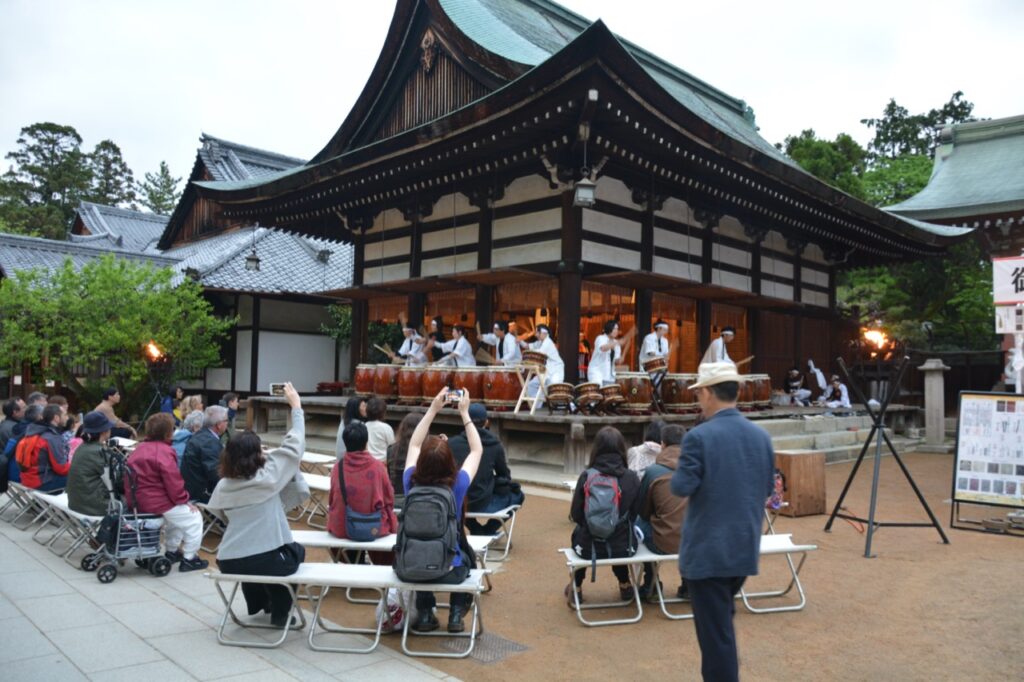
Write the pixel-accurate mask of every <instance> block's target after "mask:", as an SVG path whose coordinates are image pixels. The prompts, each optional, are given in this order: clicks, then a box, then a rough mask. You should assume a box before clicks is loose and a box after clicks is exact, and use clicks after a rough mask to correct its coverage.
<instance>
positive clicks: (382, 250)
mask: <svg viewBox="0 0 1024 682" xmlns="http://www.w3.org/2000/svg"><path fill="white" fill-rule="evenodd" d="M411 247H412V237H399V238H398V239H385V240H384V241H369V240H368V241H367V242H366V244H365V246H364V247H363V254H364V258H365V259H366V260H368V261H370V260H378V259H380V258H390V257H392V256H407V255H409V250H410V249H411Z"/></svg>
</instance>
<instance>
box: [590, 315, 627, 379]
mask: <svg viewBox="0 0 1024 682" xmlns="http://www.w3.org/2000/svg"><path fill="white" fill-rule="evenodd" d="M603 331H604V333H603V334H601V335H600V336H598V337H597V338H596V339H594V352H593V353H592V354H591V355H590V364H589V365H587V381H589V382H591V383H594V384H597V385H598V386H607V385H609V384H614V383H615V365H616V364H617V363H618V361H619V359H620V358H621V357H622V346H621V342H620V341H619V339H618V336H619V323H618V322H616V321H615V320H608V321H607V322H605V323H604V330H603Z"/></svg>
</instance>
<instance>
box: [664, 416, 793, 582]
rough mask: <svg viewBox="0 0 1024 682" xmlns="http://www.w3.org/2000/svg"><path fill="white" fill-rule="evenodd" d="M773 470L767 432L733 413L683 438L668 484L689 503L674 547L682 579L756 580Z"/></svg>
mask: <svg viewBox="0 0 1024 682" xmlns="http://www.w3.org/2000/svg"><path fill="white" fill-rule="evenodd" d="M774 470H775V452H774V450H773V449H772V440H771V437H770V436H769V435H768V432H767V431H765V430H764V429H762V428H761V427H760V426H757V425H755V424H754V423H753V422H751V421H750V420H748V419H747V418H746V417H744V416H743V415H742V414H740V412H739V410H737V409H735V408H731V409H726V410H722V411H720V412H718V413H717V414H715V415H714V416H713V417H711V419H709V420H708V421H706V422H704V423H703V424H701V425H700V426H697V427H696V428H694V429H693V430H691V431H690V432H689V433H687V434H686V436H685V437H684V438H683V447H682V452H681V453H680V455H679V465H678V466H677V467H676V471H675V474H673V475H672V484H671V487H672V492H673V493H674V494H676V495H679V496H680V497H689V498H690V501H689V504H688V506H687V508H686V518H685V520H684V522H683V536H682V542H681V544H680V546H679V572H680V573H681V574H682V575H683V577H684V578H687V579H689V580H701V579H705V578H733V577H739V576H748V575H757V560H758V557H759V555H760V549H761V524H762V522H763V519H764V516H763V515H764V505H765V501H766V500H767V499H768V496H769V495H771V494H772V490H773V487H774V477H773V474H774Z"/></svg>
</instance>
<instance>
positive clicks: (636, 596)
mask: <svg viewBox="0 0 1024 682" xmlns="http://www.w3.org/2000/svg"><path fill="white" fill-rule="evenodd" d="M627 565H628V566H629V569H630V582H631V583H632V588H633V598H632V599H627V600H624V601H622V600H620V601H614V602H601V603H591V604H581V603H580V595H579V592H577V591H576V590H575V589H573V590H572V593H573V602H574V603H575V611H576V617H577V618H578V619H579V621H580V622H581V623H583V624H584V625H586V626H587V627H591V628H594V627H601V626H604V625H629V624H630V623H636V622H638V621H639V620H640V619H641V618H643V616H644V607H643V603H642V602H641V600H640V590H639V589H637V582H638V581H637V567H636V565H635V564H627ZM641 567H642V565H641ZM575 574H576V569H574V568H573V567H572V566H570V567H569V584H570V585H573V586H574V587H575V585H576V575H575ZM629 604H636V616H631V617H629V618H610V619H607V620H587V619H586V618H584V617H583V612H584V611H585V610H587V609H607V608H614V607H617V606H628V605H629Z"/></svg>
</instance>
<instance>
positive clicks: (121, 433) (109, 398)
mask: <svg viewBox="0 0 1024 682" xmlns="http://www.w3.org/2000/svg"><path fill="white" fill-rule="evenodd" d="M119 402H121V394H120V393H118V391H117V389H116V388H108V389H107V390H105V391H103V400H101V401H100V404H99V405H97V406H96V411H97V412H102V413H103V414H105V415H107V419H109V420H110V421H112V422H114V428H113V429H112V430H111V432H110V433H111V435H112V436H116V437H118V438H131V439H132V440H138V439H139V434H138V433H136V432H135V429H133V428H132V426H131V425H130V424H128V423H126V422H123V421H121V420H120V419H118V418H117V414H115V413H114V405H117V404H118V403H119Z"/></svg>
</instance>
